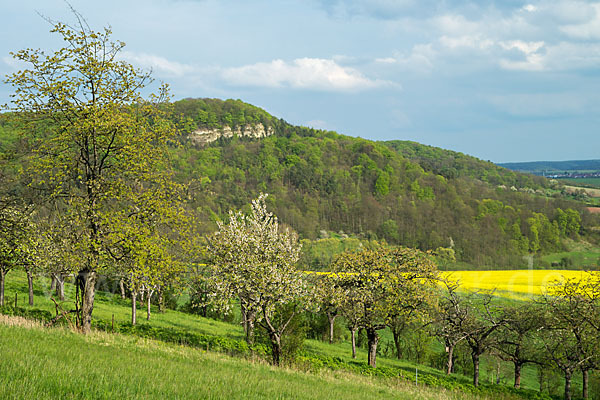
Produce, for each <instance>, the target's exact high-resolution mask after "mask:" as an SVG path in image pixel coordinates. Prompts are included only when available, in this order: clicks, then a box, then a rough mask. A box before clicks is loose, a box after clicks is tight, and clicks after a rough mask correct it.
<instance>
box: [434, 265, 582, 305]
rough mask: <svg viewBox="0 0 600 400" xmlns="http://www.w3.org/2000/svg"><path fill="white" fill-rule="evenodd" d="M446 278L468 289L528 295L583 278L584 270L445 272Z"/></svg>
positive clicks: (511, 295) (511, 294) (510, 295)
mask: <svg viewBox="0 0 600 400" xmlns="http://www.w3.org/2000/svg"><path fill="white" fill-rule="evenodd" d="M442 276H443V277H444V278H446V279H450V280H453V281H458V282H459V283H460V287H462V288H464V289H468V290H477V289H479V290H494V289H495V290H496V291H498V292H500V293H498V294H500V295H505V296H508V297H516V298H519V297H528V296H532V295H538V294H542V293H544V292H545V290H546V289H547V288H548V286H550V285H552V284H553V283H556V282H557V281H562V280H564V279H571V278H575V279H581V278H583V277H586V276H588V275H587V273H586V272H584V271H571V270H557V269H554V270H531V269H530V270H506V271H502V270H496V271H453V272H443V273H442Z"/></svg>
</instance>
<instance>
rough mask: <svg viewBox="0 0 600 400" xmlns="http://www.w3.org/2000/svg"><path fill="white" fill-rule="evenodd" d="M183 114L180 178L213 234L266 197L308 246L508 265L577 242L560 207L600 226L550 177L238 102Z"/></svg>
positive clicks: (185, 109)
mask: <svg viewBox="0 0 600 400" xmlns="http://www.w3.org/2000/svg"><path fill="white" fill-rule="evenodd" d="M174 108H175V111H176V121H177V124H178V126H179V127H180V132H181V144H182V145H181V146H180V147H178V148H176V149H174V150H173V160H174V163H175V167H176V170H177V176H178V179H181V180H184V181H187V180H189V179H195V180H196V182H198V185H197V186H195V187H196V188H197V190H196V191H195V192H194V193H193V200H192V203H193V204H194V207H195V209H196V210H197V212H198V213H199V214H200V215H201V220H203V221H205V224H204V226H203V229H205V230H206V232H210V231H211V230H213V229H215V225H214V222H212V221H215V220H217V219H219V218H223V217H224V216H225V214H226V212H227V211H228V210H229V209H231V208H242V207H245V206H246V205H247V204H248V203H249V202H250V200H251V199H253V198H255V197H256V196H257V195H258V193H259V192H267V193H269V194H270V197H269V201H270V204H271V207H273V209H274V211H275V213H276V214H277V215H278V216H279V218H280V220H281V221H282V222H284V223H286V224H288V225H290V226H292V227H293V228H294V229H295V230H296V231H297V232H298V233H299V234H300V236H301V237H302V238H306V239H317V238H319V237H322V232H323V231H325V232H343V233H345V234H351V235H354V236H357V237H359V238H364V239H379V240H385V241H387V242H388V243H393V244H402V245H405V246H411V247H418V248H420V249H423V250H435V249H437V248H439V247H453V248H454V250H455V253H456V257H457V259H458V260H460V261H465V262H469V263H471V264H474V265H476V266H477V265H487V266H495V267H507V266H518V265H521V264H522V263H523V262H524V261H523V257H522V255H524V254H526V253H528V252H530V251H531V252H542V253H543V252H550V251H556V250H560V249H561V248H562V245H561V237H566V236H569V235H571V234H570V233H567V232H565V230H564V229H562V228H560V227H561V226H563V225H561V224H563V222H560V223H559V220H560V218H562V215H563V210H567V209H569V208H571V209H574V210H578V211H579V212H581V215H583V218H584V220H583V222H582V223H583V226H584V228H583V229H584V231H585V226H588V225H590V224H593V222H592V220H591V219H590V218H591V217H590V216H589V215H588V214H586V213H585V212H584V205H583V204H581V203H577V202H574V201H569V200H566V199H564V198H562V197H559V198H556V199H555V198H552V197H551V196H552V195H553V193H555V192H556V191H555V190H553V189H552V187H551V183H550V182H549V181H548V180H546V179H544V178H541V177H535V176H532V175H528V174H522V173H519V172H514V171H510V170H508V169H505V168H502V167H499V166H497V165H494V164H492V163H490V162H486V161H482V160H479V159H477V158H475V157H471V156H467V155H464V154H461V153H457V152H452V151H448V150H443V149H440V148H435V147H431V146H424V145H421V144H418V143H415V142H404V141H390V142H375V141H371V140H366V139H361V138H355V137H349V136H344V135H340V134H338V133H336V132H330V131H323V130H316V129H312V128H307V127H300V126H293V125H291V124H288V123H287V122H285V121H284V120H282V119H278V118H276V117H274V116H271V115H270V114H268V113H267V112H266V111H264V110H262V109H259V108H257V107H254V106H252V105H249V104H247V103H244V102H242V101H239V100H227V101H222V100H215V99H195V100H194V99H186V100H182V101H179V102H176V103H175V104H174ZM245 130H247V131H248V132H255V134H248V135H244V134H243V132H244V131H245ZM199 132H201V133H199ZM236 132H237V133H236ZM256 132H258V133H256ZM262 132H265V133H268V134H263V133H262ZM198 135H202V137H204V138H210V140H204V139H203V140H198ZM555 221H556V223H555ZM584 231H582V232H584Z"/></svg>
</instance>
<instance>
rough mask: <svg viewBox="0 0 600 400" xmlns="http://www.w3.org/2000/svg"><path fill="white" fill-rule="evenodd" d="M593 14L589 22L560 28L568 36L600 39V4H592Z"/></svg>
mask: <svg viewBox="0 0 600 400" xmlns="http://www.w3.org/2000/svg"><path fill="white" fill-rule="evenodd" d="M591 7H592V9H593V14H591V15H590V16H589V17H588V20H587V21H585V22H581V23H578V24H569V25H564V26H561V27H560V30H561V31H562V32H564V33H566V34H567V35H568V36H571V37H573V38H577V39H600V3H596V4H592V5H591Z"/></svg>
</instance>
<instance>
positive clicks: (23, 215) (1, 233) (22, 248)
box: [0, 203, 37, 306]
mask: <svg viewBox="0 0 600 400" xmlns="http://www.w3.org/2000/svg"><path fill="white" fill-rule="evenodd" d="M36 256H37V241H36V240H35V228H34V225H33V223H32V222H31V219H30V215H29V211H28V210H26V209H25V208H24V207H22V206H18V205H15V204H10V203H4V204H2V205H0V306H3V305H4V285H5V281H6V274H8V273H9V272H10V271H11V270H12V269H14V268H16V267H19V266H24V267H25V268H26V269H28V270H29V271H30V272H29V273H28V276H29V277H30V279H29V282H30V284H31V279H32V278H31V268H32V266H33V265H34V263H35V262H36V258H37V257H36ZM30 288H31V286H30ZM30 293H31V290H30ZM30 300H31V299H30Z"/></svg>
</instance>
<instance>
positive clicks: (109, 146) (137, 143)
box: [7, 10, 174, 332]
mask: <svg viewBox="0 0 600 400" xmlns="http://www.w3.org/2000/svg"><path fill="white" fill-rule="evenodd" d="M73 13H74V15H75V17H76V19H77V24H76V26H75V27H72V26H69V25H66V24H64V23H61V22H52V24H53V29H52V30H51V32H52V33H55V34H57V35H58V36H60V38H61V39H63V40H64V42H65V47H63V48H61V49H59V50H57V51H55V52H53V53H50V54H47V53H46V52H44V51H43V50H32V49H25V50H21V51H19V52H17V53H12V55H13V57H14V58H15V59H17V60H18V61H19V62H22V63H24V64H26V65H28V66H29V68H28V69H24V70H21V71H18V72H16V73H14V74H12V75H10V76H9V77H8V78H7V82H8V83H9V84H11V85H12V86H13V87H14V90H15V93H14V95H13V101H12V109H13V110H14V111H16V112H17V113H18V116H19V118H20V119H21V122H22V130H23V135H26V136H27V138H28V139H29V140H30V142H31V145H32V148H33V154H32V155H31V157H29V159H28V160H27V173H28V174H29V177H30V179H31V184H30V185H31V186H32V188H34V189H35V190H38V191H39V192H40V193H41V194H44V195H45V198H46V199H48V200H56V199H58V198H61V199H63V200H64V201H65V202H66V203H68V205H69V208H68V210H67V211H68V218H69V222H70V225H71V226H73V227H75V229H77V230H78V231H79V232H80V235H79V237H80V242H79V243H77V244H76V245H77V246H76V251H78V252H79V253H80V254H81V258H82V260H83V261H82V264H81V265H80V266H79V273H78V276H77V280H76V282H77V288H78V290H79V291H80V292H81V301H80V302H81V304H80V310H81V317H80V318H78V321H79V322H80V324H81V329H82V331H83V332H89V330H90V325H91V318H92V311H93V306H94V295H95V286H96V280H97V278H98V272H99V271H100V270H101V269H103V268H104V267H105V266H107V265H108V264H109V261H108V260H109V259H110V256H109V254H108V253H107V250H106V243H105V239H106V237H107V235H109V234H110V233H112V232H115V231H117V230H119V229H120V228H121V227H122V226H124V221H123V218H125V221H126V220H127V219H128V216H129V215H131V214H135V213H137V212H138V210H137V209H136V207H135V206H136V203H139V201H138V202H136V200H140V198H141V193H145V192H148V191H149V189H150V188H154V189H156V188H160V186H161V183H162V182H165V179H164V178H165V175H167V174H168V165H167V160H166V157H165V154H166V145H167V142H168V141H169V140H170V139H171V138H173V137H174V129H173V127H172V124H170V123H168V122H166V121H167V120H166V119H165V118H164V116H165V112H166V108H165V106H164V104H165V101H166V100H167V99H168V92H167V87H166V86H162V87H161V88H160V89H159V91H158V94H157V95H151V96H150V98H149V100H148V101H147V100H144V99H143V98H142V96H141V94H140V93H141V91H142V89H143V88H144V87H146V86H147V85H148V84H149V83H150V82H151V79H150V76H149V74H147V73H143V72H141V71H139V70H137V69H135V68H134V67H133V66H131V65H130V64H128V63H126V62H123V61H120V60H119V57H118V55H119V53H120V52H121V50H122V49H123V47H124V46H125V44H124V43H123V42H114V41H112V40H111V34H112V32H111V30H110V29H108V28H106V29H104V30H103V31H100V32H96V31H93V30H92V29H90V27H89V26H88V25H87V23H86V21H85V20H84V19H83V17H82V16H81V15H80V14H79V13H77V12H76V11H74V10H73ZM42 127H43V129H42ZM156 199H161V197H160V196H158V197H156ZM124 208H125V209H124Z"/></svg>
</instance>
